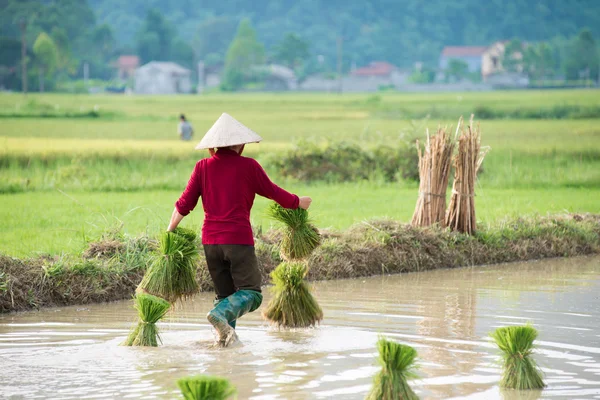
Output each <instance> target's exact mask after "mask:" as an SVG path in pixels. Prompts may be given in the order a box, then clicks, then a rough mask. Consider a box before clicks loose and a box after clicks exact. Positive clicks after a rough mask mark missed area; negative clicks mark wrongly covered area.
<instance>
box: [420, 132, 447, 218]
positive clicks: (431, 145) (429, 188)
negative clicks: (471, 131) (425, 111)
mask: <svg viewBox="0 0 600 400" xmlns="http://www.w3.org/2000/svg"><path fill="white" fill-rule="evenodd" d="M417 148H418V150H419V180H420V183H419V198H418V200H417V206H416V207H415V213H414V214H413V218H412V225H413V226H430V225H433V224H436V223H438V224H440V225H443V224H444V216H445V212H446V189H447V187H448V179H449V177H450V166H451V162H452V152H453V151H454V142H453V141H452V139H451V138H450V135H449V134H448V133H447V132H446V129H444V128H442V127H439V128H438V130H437V133H436V134H435V135H434V136H433V137H430V136H429V131H427V143H426V144H425V149H424V151H422V150H421V147H420V146H419V142H418V141H417Z"/></svg>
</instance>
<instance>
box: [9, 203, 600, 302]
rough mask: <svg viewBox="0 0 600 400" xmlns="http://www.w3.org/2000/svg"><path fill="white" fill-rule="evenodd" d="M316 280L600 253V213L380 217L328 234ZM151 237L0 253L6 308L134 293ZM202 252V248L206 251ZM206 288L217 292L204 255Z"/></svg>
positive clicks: (272, 254) (265, 248)
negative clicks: (422, 220) (470, 229)
mask: <svg viewBox="0 0 600 400" xmlns="http://www.w3.org/2000/svg"><path fill="white" fill-rule="evenodd" d="M256 236H257V238H256V252H257V256H258V259H259V265H260V268H261V272H262V274H263V282H264V283H268V282H269V277H268V274H269V273H270V272H271V271H272V270H273V269H274V268H275V267H276V266H277V264H279V262H280V261H281V260H280V258H279V253H278V240H279V235H278V233H277V232H276V231H270V232H267V233H266V234H262V233H257V234H256ZM323 236H324V241H323V244H322V246H321V247H319V248H318V249H317V251H315V253H314V254H313V255H312V256H311V258H310V259H309V267H310V272H309V275H308V277H309V279H312V280H326V279H340V278H353V277H362V276H371V275H379V274H393V273H401V272H414V271H426V270H432V269H438V268H455V267H463V266H471V265H482V264H495V263H502V262H512V261H526V260H533V259H541V258H549V257H569V256H577V255H586V254H594V253H600V215H578V214H572V215H561V216H550V217H539V218H532V219H515V220H510V221H506V222H504V223H502V224H499V225H496V226H492V227H487V228H482V229H481V230H480V231H479V232H478V233H477V234H476V235H474V236H466V235H462V234H458V233H452V232H449V231H447V230H442V229H436V228H428V229H422V228H413V227H411V226H409V225H406V224H401V223H399V222H396V221H389V220H375V221H368V222H364V223H360V224H357V225H355V226H353V227H351V228H350V229H349V230H347V231H345V232H324V234H323ZM156 244H157V243H156V241H155V240H153V239H151V238H148V237H139V238H124V237H123V236H121V235H114V236H112V237H105V238H103V239H102V240H101V241H98V242H94V243H90V246H89V248H88V249H87V250H86V251H85V252H84V253H83V254H81V255H65V256H60V257H59V256H56V257H39V258H33V259H15V258H11V257H7V256H2V255H0V312H10V311H20V310H28V309H35V308H39V307H47V306H59V305H71V304H86V303H96V302H104V301H114V300H121V299H126V298H129V297H131V296H132V295H133V292H134V290H135V288H136V286H137V284H138V283H139V281H140V280H141V278H142V276H143V274H144V270H145V266H146V261H147V258H148V256H149V254H150V252H151V251H153V249H155V247H156ZM201 254H202V252H201ZM198 282H199V284H200V287H201V290H212V283H211V281H210V277H209V275H208V271H207V269H206V265H205V262H204V260H203V259H201V260H200V263H199V265H198Z"/></svg>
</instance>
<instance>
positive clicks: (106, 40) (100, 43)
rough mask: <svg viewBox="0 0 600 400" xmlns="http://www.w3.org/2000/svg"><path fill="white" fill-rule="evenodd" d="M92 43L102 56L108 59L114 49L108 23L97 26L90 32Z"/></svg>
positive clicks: (113, 40) (113, 41) (111, 32)
mask: <svg viewBox="0 0 600 400" xmlns="http://www.w3.org/2000/svg"><path fill="white" fill-rule="evenodd" d="M92 43H93V44H94V48H95V49H96V50H97V51H99V52H100V53H101V55H102V58H103V59H105V60H108V59H109V58H110V57H111V56H112V55H113V52H114V50H115V38H114V36H113V30H112V28H111V27H110V25H108V24H102V25H99V26H97V27H96V28H95V29H94V31H93V32H92Z"/></svg>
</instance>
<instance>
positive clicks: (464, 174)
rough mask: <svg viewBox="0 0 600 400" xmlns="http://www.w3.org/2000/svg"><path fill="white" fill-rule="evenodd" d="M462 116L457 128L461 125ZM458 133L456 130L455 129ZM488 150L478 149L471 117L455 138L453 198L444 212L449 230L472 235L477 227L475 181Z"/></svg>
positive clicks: (477, 130) (477, 132)
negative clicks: (456, 143) (456, 151)
mask: <svg viewBox="0 0 600 400" xmlns="http://www.w3.org/2000/svg"><path fill="white" fill-rule="evenodd" d="M462 122H463V121H462V118H461V119H460V120H459V121H458V127H459V128H461V127H462V125H463V124H462ZM457 132H458V130H457ZM487 150H488V149H484V150H483V151H482V149H481V134H480V131H479V126H477V127H475V126H473V117H472V116H471V120H470V122H469V126H468V127H467V128H466V129H464V127H463V129H462V134H461V135H460V137H459V139H458V153H457V154H456V156H455V157H454V183H453V184H452V197H451V198H450V205H449V206H448V210H447V212H446V226H448V227H450V229H452V230H455V231H459V232H462V233H467V234H469V235H471V234H473V233H474V232H475V230H476V228H477V221H476V219H475V180H476V179H477V171H478V170H479V168H480V167H481V163H482V162H483V158H484V157H485V154H486V153H487Z"/></svg>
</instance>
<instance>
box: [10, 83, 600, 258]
mask: <svg viewBox="0 0 600 400" xmlns="http://www.w3.org/2000/svg"><path fill="white" fill-rule="evenodd" d="M599 106H600V96H598V92H597V91H594V90H589V91H585V90H578V91H540V92H536V91H530V92H494V93H452V94H435V95H432V94H393V93H386V94H380V95H343V96H339V95H312V94H281V95H274V94H245V95H241V94H236V95H233V94H214V95H209V96H202V97H185V96H177V97H139V96H136V97H128V96H117V95H102V96H89V95H85V96H84V95H80V96H74V95H59V94H45V95H29V96H27V97H23V96H21V95H11V94H4V95H0V110H1V111H0V202H1V203H2V207H0V221H1V223H0V243H2V245H1V248H0V251H1V252H3V253H7V254H13V255H21V256H23V255H31V254H39V253H47V252H50V253H61V252H63V251H67V252H78V251H81V250H82V249H83V248H84V247H85V246H86V243H87V241H89V240H93V239H95V238H97V237H98V235H100V234H101V233H102V232H103V231H104V230H106V229H107V228H112V227H114V226H115V225H121V224H122V225H123V231H124V232H125V233H129V234H133V235H138V234H141V233H147V234H149V235H154V234H156V233H158V232H159V231H161V230H163V229H165V227H166V225H167V222H168V221H167V219H168V218H169V216H170V213H171V211H172V207H173V203H174V202H175V201H176V199H177V198H178V196H179V195H180V194H181V191H182V190H183V188H184V187H185V184H186V182H187V179H188V178H189V174H190V173H191V170H192V168H193V165H194V163H195V162H196V161H197V160H198V159H199V158H201V157H204V156H205V154H204V153H202V152H197V151H194V150H193V147H194V144H195V141H196V140H200V138H201V136H202V135H203V133H204V132H205V131H206V130H208V128H209V127H210V126H211V125H212V123H213V122H214V121H215V120H216V118H217V117H218V116H219V115H220V113H221V112H222V111H224V110H226V111H227V112H229V113H231V114H232V115H233V116H235V117H236V118H238V119H240V120H241V121H243V122H244V123H246V124H247V125H248V126H250V127H252V128H253V129H255V130H256V131H257V132H259V133H260V134H261V136H263V138H264V141H263V143H261V144H257V145H249V146H247V149H246V154H247V155H250V156H253V157H256V158H257V159H258V160H259V161H260V162H261V163H262V164H263V165H265V166H266V167H267V170H268V172H269V174H270V175H271V176H272V178H273V179H274V180H275V181H276V182H277V183H279V184H280V185H282V186H284V187H285V188H287V189H288V190H290V191H293V192H295V193H298V194H301V195H303V194H307V195H311V196H312V197H313V198H314V204H313V206H314V207H313V208H312V213H311V215H313V216H314V217H315V219H316V221H317V224H318V226H320V227H331V228H336V229H345V228H347V227H349V226H350V225H352V224H354V223H356V222H360V221H363V220H365V219H368V218H374V217H383V216H388V217H392V218H395V219H397V220H400V221H408V220H409V219H410V217H411V215H412V213H413V210H414V206H415V202H416V198H417V190H418V184H417V182H416V181H415V180H414V177H412V176H410V174H408V175H405V174H404V173H403V171H404V170H406V171H410V170H411V166H412V165H413V163H414V161H412V160H414V157H415V152H416V150H415V147H414V140H415V139H417V138H418V139H420V140H421V141H423V140H424V139H425V130H426V128H429V129H430V131H433V130H435V129H436V127H437V126H438V124H440V123H441V124H448V125H456V121H457V119H458V116H460V115H465V116H468V115H470V113H471V112H473V111H475V113H476V117H477V109H478V108H485V109H489V110H492V111H493V113H494V115H503V114H510V115H513V114H514V113H515V112H516V111H519V110H520V111H523V110H530V111H531V113H533V114H535V113H540V110H550V111H551V110H554V109H557V108H559V107H568V108H570V109H573V110H585V109H594V108H598V107H599ZM180 112H185V113H186V114H187V115H188V117H189V120H190V121H191V123H192V124H193V126H194V128H195V131H196V137H195V138H194V140H193V141H192V142H182V141H180V140H178V138H177V134H176V126H177V116H178V115H179V113H180ZM428 114H430V115H431V116H430V117H429V118H426V117H425V118H423V116H427V115H428ZM528 115H529V114H522V116H521V117H520V119H514V118H512V119H504V118H502V119H490V120H481V121H480V123H481V127H482V132H483V133H482V135H483V145H484V146H490V147H491V151H490V152H489V153H488V155H487V157H486V159H485V162H484V164H483V172H482V174H481V175H480V176H479V183H478V189H477V207H478V209H477V212H478V214H477V215H478V218H479V219H480V220H482V221H484V222H489V223H495V222H497V221H501V220H503V219H504V218H506V217H507V216H522V215H527V214H535V213H541V214H545V213H547V212H564V211H570V212H600V203H599V202H598V201H597V199H598V198H600V130H599V128H598V118H591V119H590V118H587V119H585V118H583V119H573V118H572V117H571V118H568V117H565V118H562V119H539V118H537V117H536V118H529V117H528ZM412 117H415V118H416V119H411V118H412ZM476 119H477V118H476ZM384 149H388V150H389V152H387V153H386V152H385V151H384ZM386 151H387V150H386ZM332 161H336V162H335V163H333V162H332ZM292 162H293V163H294V164H293V165H294V168H290V164H291V163H292ZM327 163H331V164H332V165H333V166H334V168H333V169H332V170H330V171H329V172H328V171H326V170H323V169H322V166H323V165H326V164H327ZM315 166H317V167H318V168H315ZM307 171H308V172H310V174H309V173H307ZM331 171H333V172H331ZM394 172H395V173H394ZM267 204H268V201H267V200H265V199H261V198H259V199H257V201H256V206H255V209H254V212H253V214H252V221H253V223H254V224H255V226H256V227H257V228H261V229H263V230H267V229H268V228H269V226H270V222H269V221H268V219H266V218H265V217H264V213H263V210H265V208H266V206H267ZM198 207H199V208H198V210H196V211H195V212H193V213H192V214H191V215H190V216H189V217H188V218H186V220H185V224H186V225H187V226H190V227H193V228H197V229H199V227H200V225H201V223H202V212H201V211H200V206H198Z"/></svg>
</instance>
